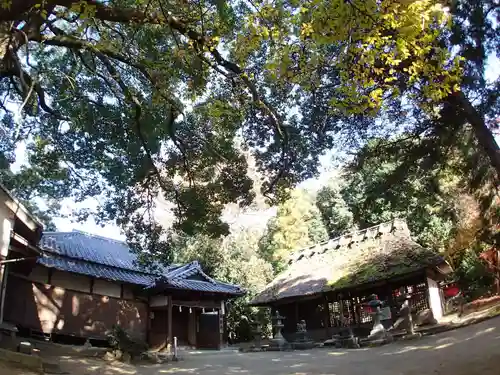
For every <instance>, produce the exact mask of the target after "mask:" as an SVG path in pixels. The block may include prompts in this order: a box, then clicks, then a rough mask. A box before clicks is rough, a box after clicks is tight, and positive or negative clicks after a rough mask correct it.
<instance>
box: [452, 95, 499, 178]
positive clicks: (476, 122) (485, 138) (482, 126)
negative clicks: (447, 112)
mask: <svg viewBox="0 0 500 375" xmlns="http://www.w3.org/2000/svg"><path fill="white" fill-rule="evenodd" d="M450 101H451V102H452V103H454V105H455V107H456V108H458V109H459V111H460V112H462V113H463V114H464V115H465V120H466V121H467V122H468V123H469V124H470V125H471V126H472V129H473V130H474V134H475V135H476V138H477V140H478V142H479V145H480V146H481V147H482V148H483V150H484V151H485V152H486V155H488V157H489V158H490V161H491V165H492V166H493V168H494V169H495V171H496V173H497V178H498V179H500V148H499V147H498V143H497V142H496V141H495V137H494V136H493V133H492V132H491V130H490V129H489V128H488V126H486V123H485V121H484V117H483V116H481V114H480V113H479V112H478V111H477V110H476V109H475V108H474V107H473V105H472V103H471V102H470V101H469V99H467V98H466V97H465V95H464V94H463V93H462V92H457V93H454V94H452V96H451V100H450Z"/></svg>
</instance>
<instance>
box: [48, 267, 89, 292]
mask: <svg viewBox="0 0 500 375" xmlns="http://www.w3.org/2000/svg"><path fill="white" fill-rule="evenodd" d="M50 283H51V285H54V286H58V287H61V288H64V289H71V290H76V291H79V292H85V293H90V277H86V276H81V275H75V274H74V273H69V272H63V271H56V270H54V272H53V273H52V278H51V280H50Z"/></svg>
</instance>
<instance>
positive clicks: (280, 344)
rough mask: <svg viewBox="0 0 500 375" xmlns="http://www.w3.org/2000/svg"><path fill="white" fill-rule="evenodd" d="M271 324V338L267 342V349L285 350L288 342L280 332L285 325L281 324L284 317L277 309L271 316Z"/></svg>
mask: <svg viewBox="0 0 500 375" xmlns="http://www.w3.org/2000/svg"><path fill="white" fill-rule="evenodd" d="M271 319H272V322H273V323H272V324H273V338H272V339H271V342H270V344H269V347H268V348H267V350H285V349H288V346H289V345H288V342H287V340H286V339H285V338H284V337H283V335H282V334H281V330H282V329H283V327H284V326H285V325H284V324H283V320H285V319H286V318H285V317H284V316H281V315H280V313H279V311H278V310H276V314H275V315H273V316H272V318H271Z"/></svg>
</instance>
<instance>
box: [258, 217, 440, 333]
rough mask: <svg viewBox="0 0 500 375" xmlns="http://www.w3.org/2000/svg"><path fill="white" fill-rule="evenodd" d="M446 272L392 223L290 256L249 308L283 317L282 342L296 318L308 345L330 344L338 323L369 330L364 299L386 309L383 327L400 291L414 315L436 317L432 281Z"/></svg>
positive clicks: (395, 308) (391, 317)
mask: <svg viewBox="0 0 500 375" xmlns="http://www.w3.org/2000/svg"><path fill="white" fill-rule="evenodd" d="M449 271H450V269H449V266H448V265H447V263H446V262H445V261H444V259H443V258H442V257H441V256H440V255H439V254H437V253H436V252H435V251H433V250H429V249H425V248H423V247H422V246H420V245H419V244H417V243H416V242H415V241H413V240H412V239H411V236H410V232H409V230H408V227H407V225H406V223H405V222H404V221H402V220H394V221H392V222H388V223H383V224H380V225H377V226H374V227H371V228H368V229H364V230H360V231H355V232H352V233H349V234H346V235H344V236H341V237H338V238H335V239H332V240H329V241H327V242H323V243H320V244H317V245H315V246H312V247H309V248H306V249H302V250H300V251H298V252H295V253H293V254H292V256H291V257H290V260H289V265H288V268H287V269H286V270H285V271H284V272H282V273H281V274H279V275H278V276H277V277H276V278H275V279H274V280H273V281H272V282H271V283H270V284H269V285H267V286H266V288H265V289H264V290H263V291H262V292H261V293H260V294H258V295H257V296H256V297H255V298H254V299H253V301H252V302H251V303H252V304H253V305H255V306H268V307H271V308H272V309H273V310H278V311H279V313H280V314H281V315H283V316H285V317H286V319H285V321H284V324H285V327H284V329H283V334H284V336H285V337H287V338H288V339H293V334H294V332H295V331H296V324H297V322H299V321H300V320H302V319H303V320H305V321H306V323H307V330H308V333H309V334H310V335H311V336H312V338H314V339H316V340H323V339H326V338H330V337H331V336H332V334H334V333H335V332H336V331H338V329H339V327H340V326H341V325H342V324H343V323H342V322H347V323H348V324H349V325H350V326H351V327H352V328H353V329H354V331H355V332H356V333H357V334H359V335H364V334H367V333H368V332H369V330H370V328H371V325H372V324H371V321H372V317H371V315H370V314H369V312H368V308H367V307H365V306H364V302H365V301H366V299H367V298H368V297H369V296H370V295H371V294H376V295H377V296H378V297H379V299H381V300H383V301H385V302H386V303H387V304H388V305H389V306H390V309H389V312H390V314H389V315H388V316H387V318H388V319H386V320H385V321H384V324H385V325H387V326H390V325H391V324H392V322H394V321H395V319H397V311H398V310H399V309H398V306H397V304H396V303H395V297H396V296H397V295H398V294H399V293H400V292H402V291H404V292H408V293H410V294H411V295H412V299H411V301H410V303H411V305H412V307H413V311H414V313H417V312H419V311H422V310H425V309H430V310H431V311H432V313H433V315H434V317H435V318H436V319H439V318H441V316H442V314H443V298H442V293H441V291H440V289H439V286H438V281H439V280H441V279H442V278H443V277H444V274H446V273H448V272H449Z"/></svg>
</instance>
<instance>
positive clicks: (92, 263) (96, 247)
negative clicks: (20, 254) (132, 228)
mask: <svg viewBox="0 0 500 375" xmlns="http://www.w3.org/2000/svg"><path fill="white" fill-rule="evenodd" d="M40 247H41V248H42V250H44V253H45V256H44V257H40V258H39V260H38V262H39V263H40V264H42V265H44V266H46V267H53V268H56V269H60V270H63V271H68V272H74V273H79V274H82V275H87V276H92V277H97V278H103V279H108V280H114V281H120V282H124V283H131V284H137V285H141V286H144V287H154V286H159V285H161V286H162V287H164V288H179V289H186V290H196V291H202V292H214V293H227V294H242V293H244V291H243V290H242V289H241V288H240V287H239V286H236V285H231V284H226V283H222V282H219V281H216V280H214V279H212V278H210V277H209V276H208V275H206V274H205V273H204V272H203V270H202V269H201V267H200V265H199V263H198V262H196V261H194V262H191V263H188V264H184V265H173V266H170V267H163V268H161V269H162V272H161V273H151V272H147V271H145V270H144V269H142V268H140V267H139V266H138V265H137V264H136V262H135V261H136V259H137V258H136V257H135V255H134V254H133V253H132V252H131V251H130V249H129V247H128V246H127V244H126V243H124V242H121V241H116V240H113V239H109V238H105V237H100V236H94V235H91V234H88V233H84V232H80V231H73V232H47V233H44V235H43V237H42V240H41V241H40ZM195 275H199V276H201V277H202V279H204V280H198V279H197V280H193V279H190V277H192V276H195Z"/></svg>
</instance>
